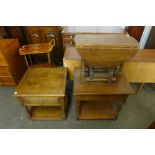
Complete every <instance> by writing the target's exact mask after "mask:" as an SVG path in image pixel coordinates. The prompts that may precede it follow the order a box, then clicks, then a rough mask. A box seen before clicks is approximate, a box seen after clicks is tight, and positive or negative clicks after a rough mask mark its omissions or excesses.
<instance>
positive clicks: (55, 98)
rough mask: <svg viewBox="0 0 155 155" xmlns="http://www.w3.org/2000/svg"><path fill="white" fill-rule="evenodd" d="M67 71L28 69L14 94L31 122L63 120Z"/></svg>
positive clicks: (58, 69) (59, 68)
mask: <svg viewBox="0 0 155 155" xmlns="http://www.w3.org/2000/svg"><path fill="white" fill-rule="evenodd" d="M66 79H67V70H66V69H65V68H63V67H56V68H51V67H34V66H33V67H30V68H29V69H28V70H27V72H26V73H25V74H24V76H23V78H22V80H21V81H20V83H19V85H18V86H17V88H16V91H15V93H14V95H15V96H17V97H18V99H19V101H20V103H21V104H22V105H23V106H24V108H25V110H26V112H27V114H28V117H29V118H30V119H32V120H57V119H59V120H60V119H61V120H62V119H65V118H66V113H67V94H66Z"/></svg>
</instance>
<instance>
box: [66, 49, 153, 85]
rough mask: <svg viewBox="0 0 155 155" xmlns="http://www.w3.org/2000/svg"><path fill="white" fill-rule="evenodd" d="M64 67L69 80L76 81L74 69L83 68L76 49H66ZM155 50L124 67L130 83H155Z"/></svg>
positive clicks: (133, 59)
mask: <svg viewBox="0 0 155 155" xmlns="http://www.w3.org/2000/svg"><path fill="white" fill-rule="evenodd" d="M63 62H64V66H65V67H66V68H67V70H68V73H69V79H70V80H73V79H74V69H75V68H76V67H80V66H81V58H80V56H79V54H78V52H77V49H76V48H75V47H68V48H66V51H65V55H64V59H63ZM154 69H155V50H154V49H144V50H139V52H138V53H137V54H136V55H135V56H134V57H133V58H131V59H129V61H128V62H125V63H124V65H123V72H124V74H125V76H126V78H127V80H128V81H129V82H133V83H134V82H136V83H155V74H154Z"/></svg>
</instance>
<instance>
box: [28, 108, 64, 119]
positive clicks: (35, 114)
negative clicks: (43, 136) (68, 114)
mask: <svg viewBox="0 0 155 155" xmlns="http://www.w3.org/2000/svg"><path fill="white" fill-rule="evenodd" d="M31 119H32V120H62V119H65V117H64V113H63V111H62V109H61V107H59V106H34V107H31Z"/></svg>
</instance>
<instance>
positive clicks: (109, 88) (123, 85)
mask: <svg viewBox="0 0 155 155" xmlns="http://www.w3.org/2000/svg"><path fill="white" fill-rule="evenodd" d="M80 71H81V70H80V68H76V69H75V75H74V94H75V95H104V94H105V95H108V94H109V95H110V94H111V95H122V94H133V93H134V92H133V89H132V87H131V86H130V84H129V82H128V81H127V79H126V77H125V75H124V74H123V73H122V75H121V78H120V80H119V82H116V83H112V84H109V83H104V82H83V83H82V82H81V77H80Z"/></svg>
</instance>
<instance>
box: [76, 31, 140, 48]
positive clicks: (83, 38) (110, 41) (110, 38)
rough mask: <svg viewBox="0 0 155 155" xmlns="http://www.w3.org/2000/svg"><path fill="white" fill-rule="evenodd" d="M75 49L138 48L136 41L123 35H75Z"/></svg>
mask: <svg viewBox="0 0 155 155" xmlns="http://www.w3.org/2000/svg"><path fill="white" fill-rule="evenodd" d="M74 40H75V44H76V46H77V47H84V46H90V47H91V46H93V47H94V46H96V47H99V46H101V47H105V48H138V47H139V44H138V41H137V40H136V39H134V38H132V37H130V36H127V35H125V34H76V35H75V38H74Z"/></svg>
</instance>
